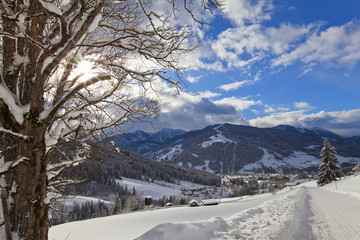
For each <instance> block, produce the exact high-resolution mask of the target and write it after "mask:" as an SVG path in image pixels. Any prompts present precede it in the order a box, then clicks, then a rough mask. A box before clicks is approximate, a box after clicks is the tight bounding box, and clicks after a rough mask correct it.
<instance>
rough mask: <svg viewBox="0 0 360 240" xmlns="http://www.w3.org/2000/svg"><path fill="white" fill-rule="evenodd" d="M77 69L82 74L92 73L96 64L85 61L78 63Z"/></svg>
mask: <svg viewBox="0 0 360 240" xmlns="http://www.w3.org/2000/svg"><path fill="white" fill-rule="evenodd" d="M76 69H77V70H78V71H79V72H80V73H82V74H86V73H90V72H91V71H92V70H93V69H94V63H93V62H89V61H85V60H84V61H81V62H79V63H78V66H77V68H76Z"/></svg>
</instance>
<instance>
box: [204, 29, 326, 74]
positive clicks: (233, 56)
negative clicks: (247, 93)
mask: <svg viewBox="0 0 360 240" xmlns="http://www.w3.org/2000/svg"><path fill="white" fill-rule="evenodd" d="M319 26H320V23H316V24H308V25H292V24H289V23H287V24H281V25H280V27H278V28H275V27H267V28H266V27H264V26H263V25H260V24H251V25H244V26H236V27H235V28H229V29H227V30H225V31H224V32H222V33H221V34H219V35H218V38H217V40H215V41H213V42H212V43H211V46H212V49H213V50H214V51H215V53H216V55H217V56H218V57H219V58H220V59H222V60H224V61H226V62H227V64H228V66H229V67H237V68H242V67H246V66H249V65H251V64H253V63H254V62H259V61H261V60H264V59H266V58H272V57H274V56H277V55H281V54H284V53H286V52H287V51H291V50H293V49H294V48H295V47H296V46H298V45H299V44H300V43H301V42H303V41H304V40H305V39H306V38H308V37H309V36H310V35H311V34H312V33H313V32H315V31H317V29H318V28H319Z"/></svg>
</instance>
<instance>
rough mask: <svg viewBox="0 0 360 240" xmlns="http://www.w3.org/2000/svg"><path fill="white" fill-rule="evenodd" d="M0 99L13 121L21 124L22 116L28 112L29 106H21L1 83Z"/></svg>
mask: <svg viewBox="0 0 360 240" xmlns="http://www.w3.org/2000/svg"><path fill="white" fill-rule="evenodd" d="M0 98H1V99H2V100H3V101H4V102H5V103H6V105H7V106H8V108H9V110H10V112H11V114H12V115H13V116H14V118H15V120H16V121H17V122H18V123H19V124H22V123H23V122H24V115H25V114H26V113H28V112H29V110H30V105H26V106H22V105H21V104H20V102H19V100H18V99H17V97H16V96H15V95H14V94H13V93H12V92H11V91H10V90H9V89H8V88H7V86H4V84H2V83H0Z"/></svg>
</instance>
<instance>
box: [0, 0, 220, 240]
mask: <svg viewBox="0 0 360 240" xmlns="http://www.w3.org/2000/svg"><path fill="white" fill-rule="evenodd" d="M218 7H219V2H218V1H217V0H198V1H193V0H184V1H175V0H170V1H169V0H163V1H162V0H159V1H151V0H121V1H113V0H81V1H78V0H17V1H13V0H3V1H1V4H0V44H1V47H0V187H1V202H2V205H3V208H2V209H3V218H4V219H3V222H0V225H4V226H5V235H6V238H7V239H8V240H9V239H18V238H20V239H47V234H48V228H49V216H48V210H49V205H50V204H51V203H52V202H53V201H54V200H55V194H51V191H54V190H55V189H56V187H57V186H59V185H63V184H66V183H67V182H66V180H64V179H59V176H61V174H62V173H63V172H64V171H65V170H66V169H68V168H69V167H71V166H73V165H74V164H77V163H78V162H79V161H81V160H82V159H84V157H85V156H86V155H85V154H84V152H81V151H77V152H74V154H73V156H71V157H68V159H67V160H66V161H61V162H60V161H58V162H51V161H49V156H50V155H51V154H52V153H53V152H54V151H60V150H59V148H57V147H58V144H59V142H61V141H62V142H64V141H69V140H72V139H80V138H82V139H86V138H87V137H89V135H93V136H96V135H97V134H98V133H99V132H101V131H103V130H104V129H106V128H108V127H110V126H120V125H122V124H123V123H125V122H126V121H128V120H130V119H144V118H146V117H147V116H149V115H151V116H153V115H154V114H156V112H157V110H158V104H157V98H156V94H154V84H155V83H156V82H165V83H168V84H170V85H173V86H175V87H178V86H179V83H178V82H176V81H174V80H172V79H170V78H169V77H167V75H165V71H166V70H169V69H170V70H172V71H178V70H181V69H182V66H181V65H180V61H181V59H182V58H181V57H182V56H183V54H184V53H186V52H188V51H191V50H192V49H193V46H192V44H191V43H192V42H191V41H190V40H189V39H191V38H190V37H191V36H193V35H192V27H191V26H190V25H188V24H187V22H186V21H182V22H181V21H178V16H179V15H178V13H179V11H182V12H185V13H187V14H188V16H189V17H188V18H187V20H188V19H191V18H193V19H194V21H193V23H194V22H200V21H201V20H204V18H202V16H203V15H197V14H196V13H199V12H200V11H198V10H199V9H200V10H202V11H204V12H209V11H208V10H212V9H218ZM198 26H201V25H198ZM155 93H156V91H155ZM83 145H84V149H86V144H85V143H84V144H83Z"/></svg>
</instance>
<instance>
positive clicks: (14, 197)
mask: <svg viewBox="0 0 360 240" xmlns="http://www.w3.org/2000/svg"><path fill="white" fill-rule="evenodd" d="M27 125H28V129H29V131H31V132H29V133H32V136H33V138H32V139H31V140H25V141H24V142H22V144H18V146H17V147H15V148H13V149H11V150H10V151H7V152H6V153H5V154H4V160H5V162H7V161H13V160H14V159H18V158H19V157H24V160H23V161H22V162H20V163H19V164H18V165H17V166H16V167H14V168H10V169H9V170H8V171H7V172H6V173H5V174H4V179H5V183H6V187H5V188H3V189H2V191H1V201H2V204H3V214H4V222H5V232H6V239H7V240H12V239H17V238H16V236H18V237H19V238H20V239H47V235H48V228H49V226H50V222H49V218H48V210H49V205H48V203H47V202H44V201H45V199H46V194H47V187H48V180H47V175H46V152H45V151H46V148H45V141H44V137H43V136H44V132H45V129H44V127H41V126H36V124H27Z"/></svg>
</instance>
